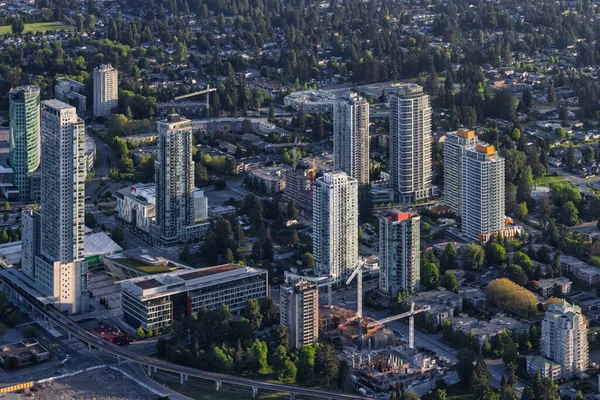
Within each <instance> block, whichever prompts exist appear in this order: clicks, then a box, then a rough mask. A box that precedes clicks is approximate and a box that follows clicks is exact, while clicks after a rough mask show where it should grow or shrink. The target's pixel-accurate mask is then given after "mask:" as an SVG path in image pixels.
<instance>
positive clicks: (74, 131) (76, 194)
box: [35, 100, 88, 313]
mask: <svg viewBox="0 0 600 400" xmlns="http://www.w3.org/2000/svg"><path fill="white" fill-rule="evenodd" d="M41 120H42V123H41V132H42V191H41V193H42V198H41V234H40V254H39V255H38V257H37V258H36V262H35V281H36V283H37V284H38V286H39V287H40V289H41V290H42V291H43V292H45V293H46V294H47V295H49V296H54V297H56V298H57V299H58V307H59V308H60V309H61V310H63V311H68V312H70V313H77V312H80V311H82V310H85V309H86V308H87V298H88V293H87V262H86V261H85V259H84V257H83V250H84V239H83V235H84V216H85V204H84V202H85V175H86V159H85V147H84V142H85V140H84V134H85V124H84V122H83V121H82V120H81V119H80V118H79V117H77V113H76V110H75V107H72V106H70V105H68V104H66V103H63V102H61V101H58V100H47V101H44V102H42V111H41Z"/></svg>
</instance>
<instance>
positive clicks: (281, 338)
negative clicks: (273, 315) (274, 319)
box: [269, 325, 290, 350]
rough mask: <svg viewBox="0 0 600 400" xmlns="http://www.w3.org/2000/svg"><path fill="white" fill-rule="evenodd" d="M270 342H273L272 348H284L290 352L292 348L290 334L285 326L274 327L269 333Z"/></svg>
mask: <svg viewBox="0 0 600 400" xmlns="http://www.w3.org/2000/svg"><path fill="white" fill-rule="evenodd" d="M269 341H270V342H271V346H272V347H279V346H283V347H285V349H286V350H288V349H289V346H290V334H289V332H288V330H287V327H285V326H284V325H282V326H277V325H273V326H272V327H271V330H270V331H269Z"/></svg>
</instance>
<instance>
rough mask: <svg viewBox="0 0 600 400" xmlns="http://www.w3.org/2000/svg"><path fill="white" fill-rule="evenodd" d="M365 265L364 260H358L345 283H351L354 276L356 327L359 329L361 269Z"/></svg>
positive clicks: (360, 318) (360, 316) (360, 315)
mask: <svg viewBox="0 0 600 400" xmlns="http://www.w3.org/2000/svg"><path fill="white" fill-rule="evenodd" d="M364 265H365V260H360V261H359V262H358V265H357V266H356V268H355V269H354V271H352V274H351V275H350V277H349V278H348V280H347V281H346V285H349V284H350V282H352V280H353V279H354V277H355V276H356V277H357V279H356V296H357V299H356V319H357V320H358V326H359V327H360V322H361V320H362V298H363V296H362V267H363V266H364Z"/></svg>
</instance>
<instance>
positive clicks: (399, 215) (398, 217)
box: [389, 210, 418, 222]
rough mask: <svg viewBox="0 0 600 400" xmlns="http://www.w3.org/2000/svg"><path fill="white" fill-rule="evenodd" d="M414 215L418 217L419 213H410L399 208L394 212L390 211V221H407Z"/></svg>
mask: <svg viewBox="0 0 600 400" xmlns="http://www.w3.org/2000/svg"><path fill="white" fill-rule="evenodd" d="M414 217H418V215H417V214H413V213H409V212H400V211H397V210H394V211H392V212H390V219H389V220H390V221H398V222H400V221H407V220H409V219H411V218H414Z"/></svg>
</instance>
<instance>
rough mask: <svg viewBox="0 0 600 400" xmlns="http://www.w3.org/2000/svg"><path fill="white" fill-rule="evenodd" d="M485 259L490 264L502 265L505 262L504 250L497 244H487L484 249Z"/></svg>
mask: <svg viewBox="0 0 600 400" xmlns="http://www.w3.org/2000/svg"><path fill="white" fill-rule="evenodd" d="M485 257H486V259H487V260H488V262H489V263H490V264H495V265H502V264H504V263H505V262H506V250H505V249H504V247H502V246H501V245H499V244H498V243H489V244H488V245H486V248H485Z"/></svg>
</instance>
